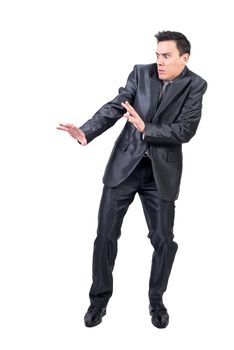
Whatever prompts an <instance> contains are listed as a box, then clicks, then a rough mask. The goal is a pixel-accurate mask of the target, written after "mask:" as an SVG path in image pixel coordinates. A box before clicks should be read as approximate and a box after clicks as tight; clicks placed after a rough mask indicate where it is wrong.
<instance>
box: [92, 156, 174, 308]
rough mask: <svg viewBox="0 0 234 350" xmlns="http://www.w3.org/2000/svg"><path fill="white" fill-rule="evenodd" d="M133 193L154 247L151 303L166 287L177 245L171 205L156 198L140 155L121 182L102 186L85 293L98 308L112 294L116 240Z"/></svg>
mask: <svg viewBox="0 0 234 350" xmlns="http://www.w3.org/2000/svg"><path fill="white" fill-rule="evenodd" d="M136 193H138V195H139V196H140V200H141V203H142V206H143V211H144V215H145V219H146V222H147V226H148V229H149V234H148V237H149V239H150V241H151V243H152V245H153V248H154V251H153V256H152V264H151V273H150V280H149V301H150V305H151V306H155V305H156V304H157V302H158V301H159V300H161V299H162V295H163V293H164V292H165V290H166V288H167V283H168V279H169V275H170V272H171V268H172V265H173V261H174V257H175V254H176V251H177V248H178V246H177V243H175V242H174V241H173V238H174V235H173V225H174V213H175V205H174V202H173V201H165V200H163V199H161V198H160V196H159V193H158V191H157V187H156V184H155V180H154V176H153V170H152V165H151V160H150V159H149V158H148V157H147V156H144V157H143V158H142V159H141V160H140V162H139V163H138V165H137V166H136V168H135V169H134V170H133V172H132V173H131V174H130V175H129V176H128V178H127V179H126V180H125V181H123V182H122V183H121V184H119V185H118V186H116V187H107V186H105V185H104V188H103V194H102V198H101V202H100V208H99V213H98V229H97V237H96V239H95V242H94V251H93V283H92V286H91V289H90V292H89V297H90V301H91V304H94V305H96V306H98V307H106V305H107V303H108V301H109V299H110V297H111V295H112V292H113V274H112V272H113V268H114V264H115V258H116V255H117V241H118V238H119V237H120V235H121V226H122V222H123V218H124V216H125V214H126V212H127V210H128V207H129V205H130V204H131V203H132V201H133V199H134V197H135V195H136ZM134 229H135V230H136V227H135V228H134ZM130 249H134V248H133V247H131V248H130Z"/></svg>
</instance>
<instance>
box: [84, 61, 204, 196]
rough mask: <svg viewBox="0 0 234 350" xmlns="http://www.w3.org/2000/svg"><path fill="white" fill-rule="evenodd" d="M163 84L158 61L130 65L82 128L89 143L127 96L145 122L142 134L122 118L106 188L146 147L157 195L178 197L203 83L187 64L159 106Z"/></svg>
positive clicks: (113, 117)
mask: <svg viewBox="0 0 234 350" xmlns="http://www.w3.org/2000/svg"><path fill="white" fill-rule="evenodd" d="M161 86H162V81H161V80H160V79H159V77H158V73H157V65H156V64H148V65H136V66H134V68H133V71H132V72H131V73H130V75H129V77H128V80H127V84H126V86H125V87H121V88H120V89H119V94H118V95H117V96H116V97H115V98H114V99H113V100H112V101H110V102H108V103H106V104H105V105H104V106H102V107H101V108H100V109H99V110H98V111H97V112H96V113H95V114H94V116H93V117H92V118H91V119H89V120H88V121H87V122H86V123H85V124H84V125H82V126H81V130H82V131H83V132H84V133H85V135H86V138H87V141H88V143H89V142H90V141H92V140H93V139H94V138H95V137H97V136H99V135H100V134H102V133H103V132H104V131H106V130H107V129H108V128H110V127H111V126H113V125H114V124H115V123H116V121H117V120H118V119H119V118H121V117H122V116H123V114H124V113H125V112H126V109H125V108H124V107H122V106H121V102H125V101H126V100H127V101H129V103H130V104H131V105H132V106H133V107H134V109H135V110H136V111H137V113H138V114H139V115H140V117H141V118H142V119H143V120H144V122H145V132H144V136H143V137H142V133H140V132H139V131H138V130H137V129H136V128H135V127H134V126H133V125H132V124H131V123H129V122H127V121H126V124H125V126H124V128H123V130H122V132H121V133H120V135H119V137H118V138H117V140H116V142H115V145H114V148H113V150H112V152H111V155H110V159H109V161H108V163H107V166H106V170H105V173H104V177H103V182H104V184H105V185H107V186H109V187H115V186H117V185H118V184H120V183H121V182H122V181H124V180H125V179H126V178H127V177H128V176H129V174H130V173H131V172H132V171H133V169H134V168H135V167H136V165H137V163H138V162H139V161H140V159H141V158H142V156H143V155H144V153H145V151H146V149H148V152H149V155H150V158H151V161H152V167H153V173H154V178H155V182H156V186H157V188H158V191H159V194H160V196H161V198H162V199H164V200H168V201H173V200H175V199H177V198H178V194H179V187H180V181H181V175H182V143H186V142H188V141H189V140H190V139H191V138H192V137H193V136H194V134H195V133H196V130H197V127H198V124H199V121H200V118H201V110H202V97H203V94H204V93H205V91H206V88H207V83H206V81H205V80H203V79H202V78H201V77H200V76H198V75H197V74H195V73H193V72H191V71H190V70H189V69H188V68H187V67H185V68H184V70H183V71H182V73H181V74H180V75H179V76H178V77H177V78H176V79H175V80H174V81H173V82H172V84H171V86H170V87H169V89H168V92H167V93H166V95H165V97H164V99H163V100H162V102H161V104H160V105H159V107H158V108H157V104H158V100H159V93H160V90H161Z"/></svg>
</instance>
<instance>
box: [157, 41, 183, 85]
mask: <svg viewBox="0 0 234 350" xmlns="http://www.w3.org/2000/svg"><path fill="white" fill-rule="evenodd" d="M156 55H157V66H158V76H159V79H161V80H173V79H175V78H176V77H177V76H178V75H179V74H180V73H181V72H182V70H183V69H184V67H185V65H186V63H187V62H188V59H189V54H187V53H185V54H183V55H182V56H180V55H179V51H178V49H177V47H176V42H175V41H174V40H168V41H161V42H160V43H158V45H157V51H156Z"/></svg>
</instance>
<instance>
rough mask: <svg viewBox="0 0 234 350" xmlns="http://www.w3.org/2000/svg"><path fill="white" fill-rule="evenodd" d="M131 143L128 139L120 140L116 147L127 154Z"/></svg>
mask: <svg viewBox="0 0 234 350" xmlns="http://www.w3.org/2000/svg"><path fill="white" fill-rule="evenodd" d="M129 143H130V141H129V140H128V139H120V140H118V142H116V147H117V148H119V149H120V150H121V151H123V152H125V151H126V150H127V148H128V146H129Z"/></svg>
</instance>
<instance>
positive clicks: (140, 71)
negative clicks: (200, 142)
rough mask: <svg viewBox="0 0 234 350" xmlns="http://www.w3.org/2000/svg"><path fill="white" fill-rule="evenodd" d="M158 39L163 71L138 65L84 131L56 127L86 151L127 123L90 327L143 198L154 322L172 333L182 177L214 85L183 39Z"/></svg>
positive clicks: (99, 250)
mask: <svg viewBox="0 0 234 350" xmlns="http://www.w3.org/2000/svg"><path fill="white" fill-rule="evenodd" d="M155 37H156V39H157V51H156V55H157V63H156V64H148V65H136V66H135V67H134V69H133V71H132V72H131V73H130V75H129V77H128V80H127V84H126V87H125V88H123V87H121V88H120V89H119V94H118V96H116V97H115V98H114V99H113V100H112V101H110V102H108V103H107V104H105V105H104V106H103V107H101V108H100V110H99V111H98V112H97V113H95V115H94V116H93V117H92V119H90V120H88V121H87V122H86V123H85V124H84V125H83V126H81V127H80V128H77V127H76V126H74V125H73V124H59V126H58V127H57V128H58V129H59V130H64V131H67V132H68V133H69V134H70V135H71V136H72V137H73V138H75V139H76V140H77V141H78V142H79V143H80V144H81V145H83V146H84V145H86V144H88V143H89V142H91V141H92V140H93V139H94V138H95V137H97V136H99V135H100V134H102V133H103V132H104V131H106V130H107V129H108V128H110V127H111V126H113V125H114V124H115V122H116V121H117V120H118V119H119V118H121V117H122V116H124V117H126V118H127V121H126V124H125V126H124V128H123V130H122V132H121V134H120V135H119V137H118V139H117V140H116V142H115V145H114V148H113V150H112V153H111V156H110V159H109V162H108V164H107V167H106V170H105V174H104V177H103V182H104V188H103V194H102V199H101V203H100V208H99V215H98V229H97V237H96V240H95V243H94V253H93V283H92V286H91V289H90V293H89V296H90V302H91V305H90V307H89V308H88V311H87V313H86V314H85V318H84V321H85V325H86V326H87V327H93V326H96V325H98V324H99V323H101V321H102V317H103V316H104V315H105V314H106V306H107V303H108V301H109V299H110V297H111V295H112V291H113V290H112V289H113V276H112V271H113V268H114V263H115V258H116V254H117V240H118V238H119V237H120V233H121V225H122V221H123V218H124V215H125V214H126V212H127V209H128V207H129V205H130V204H131V203H132V201H133V199H134V196H135V194H136V193H138V194H139V196H140V199H141V202H142V206H143V211H144V214H145V218H146V222H147V225H148V228H149V235H148V237H149V238H150V241H151V243H152V245H153V247H154V252H153V257H152V266H151V275H150V281H149V302H150V315H151V321H152V323H153V325H154V326H156V327H158V328H165V327H166V326H167V325H168V322H169V315H168V312H167V309H166V307H165V306H164V304H163V293H164V292H165V291H166V288H167V283H168V279H169V275H170V272H171V268H172V265H173V261H174V257H175V254H176V251H177V247H178V246H177V243H175V242H174V241H173V238H174V235H173V224H174V201H175V200H176V199H177V198H178V193H179V186H180V180H181V174H182V143H186V142H188V141H189V140H190V139H191V138H192V137H193V136H194V134H195V132H196V130H197V127H198V124H199V121H200V118H201V109H202V97H203V94H204V93H205V91H206V88H207V83H206V81H205V80H203V79H202V78H201V77H200V76H198V75H196V74H195V73H193V72H191V71H190V70H189V69H188V68H187V67H186V64H187V62H188V59H189V56H190V43H189V41H188V40H187V38H186V37H185V36H184V35H183V34H181V33H178V32H170V31H163V32H159V33H158V34H157V35H155ZM132 249H134V247H132Z"/></svg>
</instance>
